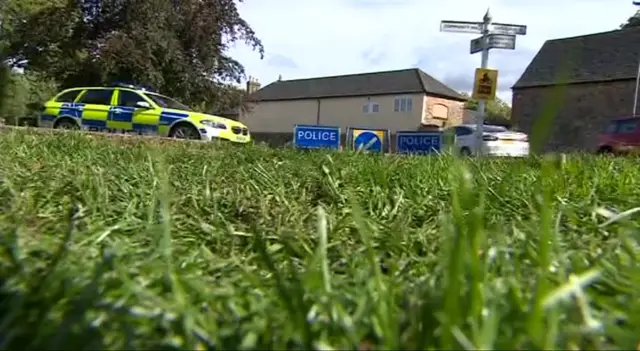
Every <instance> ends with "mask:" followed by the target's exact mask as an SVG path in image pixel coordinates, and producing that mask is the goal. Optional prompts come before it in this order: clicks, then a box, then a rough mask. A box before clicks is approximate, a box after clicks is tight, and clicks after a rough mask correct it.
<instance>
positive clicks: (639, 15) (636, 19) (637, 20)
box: [620, 11, 640, 29]
mask: <svg viewBox="0 0 640 351" xmlns="http://www.w3.org/2000/svg"><path fill="white" fill-rule="evenodd" d="M633 27H640V11H638V12H636V13H635V15H633V16H631V17H629V19H628V20H627V22H625V23H623V24H621V25H620V28H621V29H626V28H633Z"/></svg>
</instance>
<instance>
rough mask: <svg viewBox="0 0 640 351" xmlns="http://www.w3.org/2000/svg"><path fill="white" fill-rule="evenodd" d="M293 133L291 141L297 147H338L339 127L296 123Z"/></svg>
mask: <svg viewBox="0 0 640 351" xmlns="http://www.w3.org/2000/svg"><path fill="white" fill-rule="evenodd" d="M293 134H294V137H293V142H294V144H295V147H297V148H304V149H315V148H328V149H339V148H340V127H328V126H312V125H303V124H296V126H295V128H294V129H293Z"/></svg>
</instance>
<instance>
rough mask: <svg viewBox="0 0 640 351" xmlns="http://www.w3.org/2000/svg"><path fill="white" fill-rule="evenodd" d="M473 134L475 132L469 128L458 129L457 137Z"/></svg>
mask: <svg viewBox="0 0 640 351" xmlns="http://www.w3.org/2000/svg"><path fill="white" fill-rule="evenodd" d="M471 134H473V130H471V128H467V127H456V136H465V135H471Z"/></svg>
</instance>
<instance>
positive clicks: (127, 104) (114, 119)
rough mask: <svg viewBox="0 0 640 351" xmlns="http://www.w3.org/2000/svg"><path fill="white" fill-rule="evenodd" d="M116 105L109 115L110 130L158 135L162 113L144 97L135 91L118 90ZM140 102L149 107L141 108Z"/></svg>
mask: <svg viewBox="0 0 640 351" xmlns="http://www.w3.org/2000/svg"><path fill="white" fill-rule="evenodd" d="M116 94H117V97H116V105H115V106H113V107H112V108H111V111H110V113H109V122H108V125H109V128H117V129H121V130H123V131H126V132H130V133H135V134H148V135H155V134H158V122H159V120H160V112H159V111H156V110H155V109H153V108H152V107H151V104H150V103H149V101H147V100H146V99H145V98H144V97H142V95H140V94H138V93H136V92H135V91H131V90H126V89H118V90H117V93H116ZM140 102H144V103H147V105H149V107H141V106H139V105H140V104H139V103H140Z"/></svg>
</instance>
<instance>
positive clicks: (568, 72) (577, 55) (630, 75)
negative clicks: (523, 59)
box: [512, 28, 640, 89]
mask: <svg viewBox="0 0 640 351" xmlns="http://www.w3.org/2000/svg"><path fill="white" fill-rule="evenodd" d="M639 59H640V28H629V29H620V30H614V31H609V32H604V33H596V34H589V35H583V36H579V37H571V38H561V39H554V40H547V41H546V42H545V43H544V44H543V45H542V48H540V51H538V53H537V54H536V56H535V57H534V58H533V60H532V61H531V63H529V66H527V68H526V69H525V71H524V73H523V74H522V76H520V79H518V81H517V82H516V83H515V84H514V86H513V87H512V89H518V88H527V87H536V86H546V85H555V84H560V83H565V84H570V83H591V82H601V81H609V80H619V79H635V77H636V75H637V72H638V60H639Z"/></svg>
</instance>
